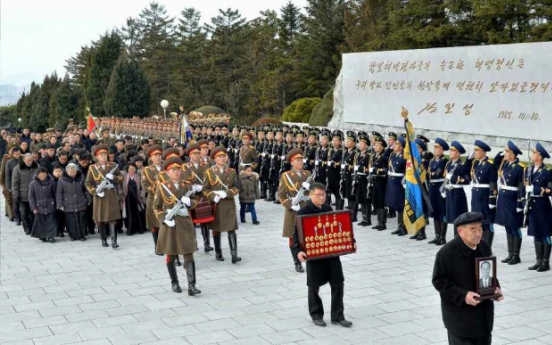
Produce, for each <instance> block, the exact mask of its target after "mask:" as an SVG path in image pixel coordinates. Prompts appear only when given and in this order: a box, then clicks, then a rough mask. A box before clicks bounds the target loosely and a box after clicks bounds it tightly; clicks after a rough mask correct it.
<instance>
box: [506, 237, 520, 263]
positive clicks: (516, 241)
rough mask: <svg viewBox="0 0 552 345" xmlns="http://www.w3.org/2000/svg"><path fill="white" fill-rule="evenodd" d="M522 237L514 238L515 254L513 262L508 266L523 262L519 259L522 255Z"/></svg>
mask: <svg viewBox="0 0 552 345" xmlns="http://www.w3.org/2000/svg"><path fill="white" fill-rule="evenodd" d="M521 241H522V239H521V237H514V252H513V255H512V260H510V261H508V265H517V264H519V263H520V262H521V259H520V257H519V255H520V253H521Z"/></svg>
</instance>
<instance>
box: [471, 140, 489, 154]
mask: <svg viewBox="0 0 552 345" xmlns="http://www.w3.org/2000/svg"><path fill="white" fill-rule="evenodd" d="M474 145H475V149H476V150H477V149H479V150H483V151H485V152H489V151H491V148H490V147H489V145H487V144H485V143H484V142H483V141H481V140H476V141H475V143H474Z"/></svg>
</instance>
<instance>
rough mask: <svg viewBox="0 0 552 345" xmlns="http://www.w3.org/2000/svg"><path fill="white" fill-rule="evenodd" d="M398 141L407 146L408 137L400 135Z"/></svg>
mask: <svg viewBox="0 0 552 345" xmlns="http://www.w3.org/2000/svg"><path fill="white" fill-rule="evenodd" d="M397 141H398V142H399V143H400V144H401V146H402V147H405V145H406V139H405V138H404V137H402V136H401V137H398V138H397Z"/></svg>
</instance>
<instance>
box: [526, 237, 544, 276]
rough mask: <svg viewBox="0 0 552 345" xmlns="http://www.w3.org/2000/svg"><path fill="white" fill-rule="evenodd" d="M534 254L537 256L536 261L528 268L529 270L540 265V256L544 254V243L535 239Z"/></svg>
mask: <svg viewBox="0 0 552 345" xmlns="http://www.w3.org/2000/svg"><path fill="white" fill-rule="evenodd" d="M534 244H535V256H536V257H537V262H536V263H535V264H534V265H533V266H531V267H529V268H528V270H530V271H536V270H538V269H539V268H540V267H541V265H542V257H543V254H544V243H542V242H539V241H535V242H534Z"/></svg>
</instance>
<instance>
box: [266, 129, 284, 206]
mask: <svg viewBox="0 0 552 345" xmlns="http://www.w3.org/2000/svg"><path fill="white" fill-rule="evenodd" d="M283 149H284V142H283V131H282V129H281V128H277V129H276V134H275V138H274V142H273V143H272V150H271V153H270V169H269V171H268V176H269V177H268V183H269V185H268V189H269V191H268V193H269V196H268V198H267V199H266V201H272V202H274V203H275V204H279V203H280V201H278V198H276V193H277V191H278V182H279V181H280V170H281V165H282V164H283V163H284V162H283V160H282V159H281V157H282V150H283Z"/></svg>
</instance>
